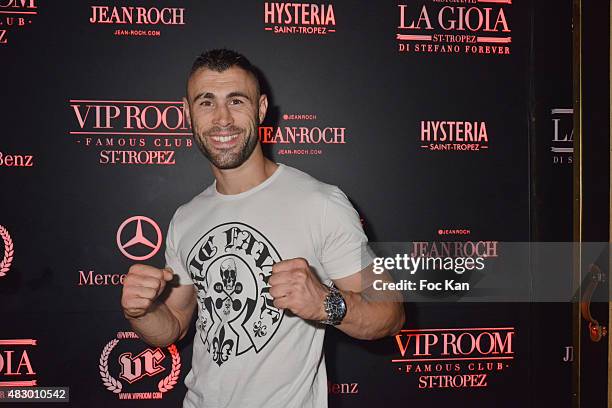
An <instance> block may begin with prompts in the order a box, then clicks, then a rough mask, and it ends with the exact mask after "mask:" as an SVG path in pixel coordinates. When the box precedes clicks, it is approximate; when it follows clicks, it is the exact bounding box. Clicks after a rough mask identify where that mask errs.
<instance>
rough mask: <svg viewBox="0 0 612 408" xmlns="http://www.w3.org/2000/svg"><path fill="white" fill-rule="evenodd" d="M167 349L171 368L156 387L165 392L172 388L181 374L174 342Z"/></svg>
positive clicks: (179, 360) (178, 356) (179, 358)
mask: <svg viewBox="0 0 612 408" xmlns="http://www.w3.org/2000/svg"><path fill="white" fill-rule="evenodd" d="M168 351H169V352H170V355H171V356H172V369H171V370H170V374H168V376H167V377H165V378H164V379H162V380H161V381H160V382H159V383H158V384H157V389H158V390H160V391H161V392H167V391H170V390H171V389H173V388H174V386H175V385H176V382H177V381H178V379H179V376H180V374H181V355H180V354H179V352H178V350H177V349H176V346H175V345H174V344H172V345H170V346H168Z"/></svg>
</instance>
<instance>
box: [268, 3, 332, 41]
mask: <svg viewBox="0 0 612 408" xmlns="http://www.w3.org/2000/svg"><path fill="white" fill-rule="evenodd" d="M264 30H266V31H270V32H272V33H274V34H305V35H327V34H330V33H335V32H336V15H335V13H334V5H333V4H329V3H319V4H312V3H285V2H265V3H264Z"/></svg>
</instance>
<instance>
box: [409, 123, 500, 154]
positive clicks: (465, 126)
mask: <svg viewBox="0 0 612 408" xmlns="http://www.w3.org/2000/svg"><path fill="white" fill-rule="evenodd" d="M420 142H421V148H422V149H425V150H432V151H481V150H486V149H488V148H489V134H488V132H487V124H486V122H482V121H480V122H479V121H473V122H466V121H454V120H449V121H440V120H422V121H421V138H420Z"/></svg>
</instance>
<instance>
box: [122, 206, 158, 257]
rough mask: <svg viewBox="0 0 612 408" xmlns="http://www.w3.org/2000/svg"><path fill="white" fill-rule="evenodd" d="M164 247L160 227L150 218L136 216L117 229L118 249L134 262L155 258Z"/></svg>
mask: <svg viewBox="0 0 612 408" xmlns="http://www.w3.org/2000/svg"><path fill="white" fill-rule="evenodd" d="M161 245H162V233H161V229H160V228H159V225H157V223H156V222H155V221H153V220H152V219H151V218H149V217H145V216H143V215H136V216H133V217H130V218H128V219H127V220H125V221H123V222H122V223H121V225H120V226H119V228H118V229H117V247H118V248H119V250H120V251H121V253H122V254H123V255H125V256H126V257H128V258H130V259H131V260H134V261H144V260H147V259H149V258H152V257H153V256H155V254H156V253H157V252H158V251H159V248H161Z"/></svg>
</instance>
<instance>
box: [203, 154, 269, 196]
mask: <svg viewBox="0 0 612 408" xmlns="http://www.w3.org/2000/svg"><path fill="white" fill-rule="evenodd" d="M256 153H257V152H253V154H251V157H249V158H248V159H247V160H246V161H245V162H244V163H242V165H240V166H239V167H236V168H235V169H229V170H222V169H219V168H217V167H215V166H212V170H213V174H214V176H215V179H216V180H217V191H218V192H219V193H221V194H225V195H234V194H240V193H243V192H245V191H248V190H250V189H252V188H253V187H256V186H258V185H259V184H261V183H263V182H264V181H265V180H266V179H267V178H268V177H270V176H271V175H272V174H273V173H274V172H275V171H276V169H277V168H278V164H276V163H274V162H272V161H271V160H268V159H267V158H265V157H264V156H263V154H261V153H260V154H256Z"/></svg>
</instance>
